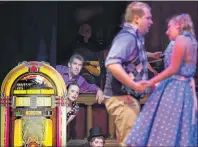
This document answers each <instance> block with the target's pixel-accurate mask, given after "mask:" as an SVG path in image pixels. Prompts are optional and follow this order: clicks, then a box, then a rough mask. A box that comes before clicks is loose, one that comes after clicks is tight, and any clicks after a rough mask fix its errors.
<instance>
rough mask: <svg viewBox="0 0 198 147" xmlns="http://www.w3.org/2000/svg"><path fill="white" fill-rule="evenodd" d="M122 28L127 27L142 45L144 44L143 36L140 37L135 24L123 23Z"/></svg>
mask: <svg viewBox="0 0 198 147" xmlns="http://www.w3.org/2000/svg"><path fill="white" fill-rule="evenodd" d="M124 27H129V28H131V29H133V30H134V32H135V33H136V35H137V36H138V38H139V39H140V40H141V41H142V43H143V44H144V36H143V35H141V34H140V33H139V32H138V26H137V25H135V24H132V23H127V22H125V23H124Z"/></svg>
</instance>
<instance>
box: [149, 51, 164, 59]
mask: <svg viewBox="0 0 198 147" xmlns="http://www.w3.org/2000/svg"><path fill="white" fill-rule="evenodd" d="M161 54H162V52H155V53H150V52H149V53H148V57H150V58H153V59H160V56H161Z"/></svg>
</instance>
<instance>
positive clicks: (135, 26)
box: [130, 23, 144, 37]
mask: <svg viewBox="0 0 198 147" xmlns="http://www.w3.org/2000/svg"><path fill="white" fill-rule="evenodd" d="M130 25H131V26H132V28H133V29H134V31H137V30H139V27H138V25H136V24H135V23H130ZM138 36H140V37H144V35H143V34H142V33H140V31H138Z"/></svg>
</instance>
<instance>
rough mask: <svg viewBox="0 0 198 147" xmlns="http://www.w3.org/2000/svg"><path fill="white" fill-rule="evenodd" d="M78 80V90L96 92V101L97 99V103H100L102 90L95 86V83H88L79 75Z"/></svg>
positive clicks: (102, 98)
mask: <svg viewBox="0 0 198 147" xmlns="http://www.w3.org/2000/svg"><path fill="white" fill-rule="evenodd" d="M79 80H80V82H79V83H80V85H79V86H80V92H82V93H85V92H94V93H96V101H98V103H99V104H101V103H102V101H103V100H104V97H103V92H102V90H101V89H100V88H99V87H98V86H96V85H95V84H90V83H88V82H87V81H86V80H85V78H84V77H82V76H80V77H79Z"/></svg>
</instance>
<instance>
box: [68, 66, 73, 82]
mask: <svg viewBox="0 0 198 147" xmlns="http://www.w3.org/2000/svg"><path fill="white" fill-rule="evenodd" d="M73 77H74V75H73V74H72V73H71V71H70V68H69V79H70V80H71V79H72V78H73Z"/></svg>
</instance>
